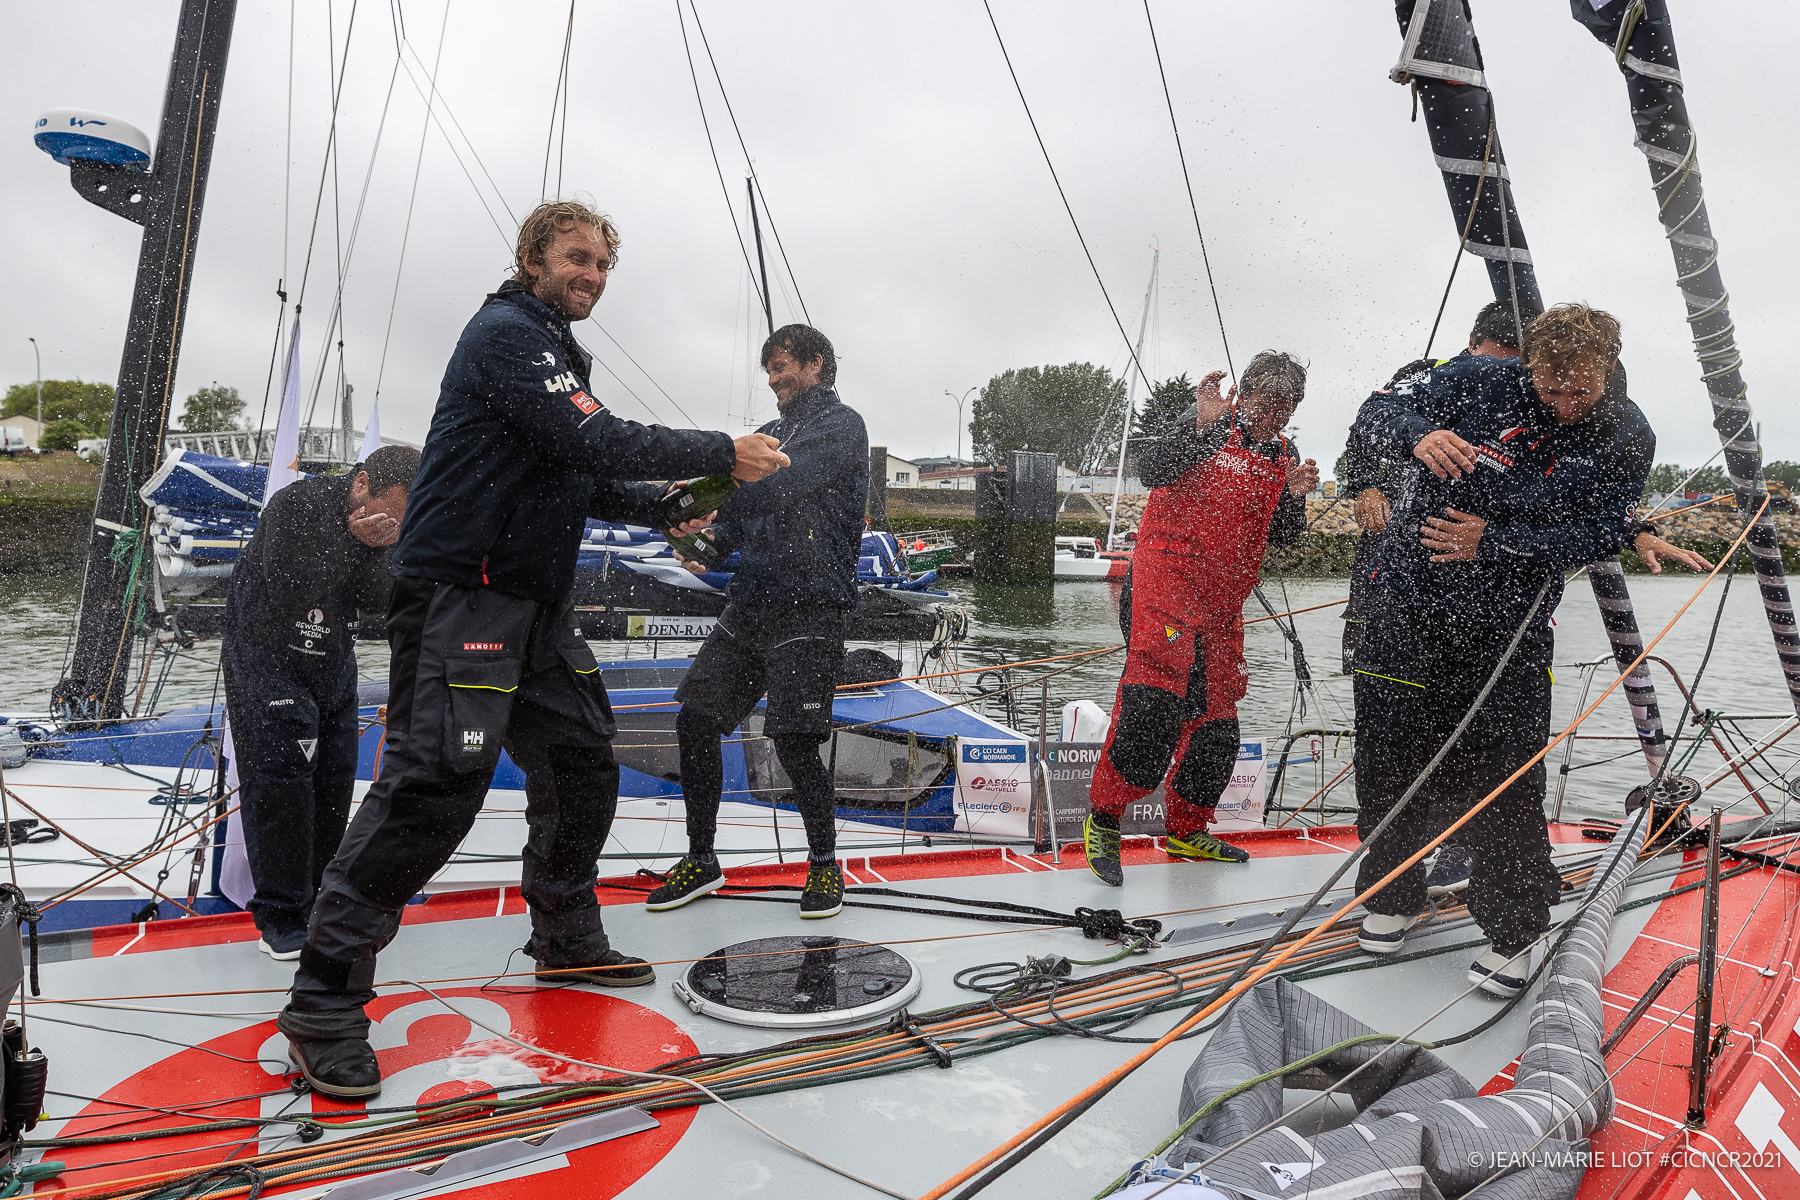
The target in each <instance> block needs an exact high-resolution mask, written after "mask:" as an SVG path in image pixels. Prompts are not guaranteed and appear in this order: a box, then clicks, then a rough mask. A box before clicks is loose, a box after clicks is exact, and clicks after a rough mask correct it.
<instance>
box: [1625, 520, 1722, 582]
mask: <svg viewBox="0 0 1800 1200" xmlns="http://www.w3.org/2000/svg"><path fill="white" fill-rule="evenodd" d="M1631 548H1632V549H1633V550H1636V551H1637V552H1638V557H1639V558H1641V559H1643V560H1644V565H1645V566H1647V567H1649V568H1650V573H1651V574H1652V575H1661V574H1662V562H1661V561H1660V560H1662V559H1664V558H1666V559H1668V560H1669V561H1671V562H1678V563H1680V564H1681V565H1682V566H1684V567H1686V568H1687V569H1688V570H1690V571H1710V570H1712V564H1711V563H1709V562H1707V561H1706V559H1705V558H1703V557H1701V556H1700V555H1699V554H1696V553H1695V552H1694V551H1692V550H1683V549H1682V548H1681V547H1680V546H1677V545H1675V544H1674V543H1673V542H1665V541H1663V540H1662V539H1661V538H1659V537H1657V536H1656V535H1655V534H1654V533H1651V532H1650V531H1649V530H1647V529H1646V530H1645V531H1644V532H1642V533H1640V534H1638V535H1637V537H1636V538H1634V539H1633V540H1632V543H1631Z"/></svg>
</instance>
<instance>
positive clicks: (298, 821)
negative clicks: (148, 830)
mask: <svg viewBox="0 0 1800 1200" xmlns="http://www.w3.org/2000/svg"><path fill="white" fill-rule="evenodd" d="M256 657H257V655H256V654H255V653H254V652H253V653H250V654H244V653H241V652H239V648H238V647H235V646H234V647H233V648H232V652H228V653H227V654H226V655H225V659H226V663H225V707H226V711H227V712H228V713H229V714H230V720H231V747H232V753H233V754H234V755H236V757H237V773H238V803H239V809H238V811H239V814H240V815H241V817H242V820H243V829H244V852H245V856H246V857H247V858H248V859H249V860H250V878H251V880H252V881H253V882H254V883H255V884H256V894H255V895H254V896H253V897H252V898H251V900H250V905H249V907H250V915H251V916H252V917H254V918H255V919H256V927H257V929H258V930H259V931H260V932H261V933H262V934H263V936H264V937H265V938H274V939H276V940H277V941H280V942H286V943H288V944H290V945H291V939H294V938H296V937H298V936H299V935H301V934H303V933H304V932H305V931H306V921H307V917H308V915H309V914H310V913H311V911H312V902H313V896H314V895H315V894H316V893H317V891H318V887H319V877H320V876H321V875H322V874H323V873H324V871H325V864H326V863H328V862H330V861H331V856H332V855H333V854H334V853H336V852H337V848H338V842H339V841H341V840H342V839H343V836H344V824H345V822H346V821H348V820H349V817H350V798H351V796H352V795H353V794H354V791H355V787H356V752H357V727H356V668H355V663H354V662H351V663H349V664H347V666H348V671H347V673H346V677H345V679H344V680H342V681H340V682H339V683H336V684H334V685H333V686H331V687H330V688H328V689H326V692H325V695H324V696H323V697H321V696H319V695H318V694H317V693H316V692H315V691H314V689H313V688H312V687H310V686H308V685H307V684H306V683H304V682H302V681H300V680H297V679H293V678H290V677H289V676H287V675H285V674H283V673H281V672H279V671H272V670H269V669H267V668H266V666H261V667H260V669H259V664H254V663H252V662H250V661H248V660H251V659H255V658H256Z"/></svg>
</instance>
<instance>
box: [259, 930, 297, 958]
mask: <svg viewBox="0 0 1800 1200" xmlns="http://www.w3.org/2000/svg"><path fill="white" fill-rule="evenodd" d="M271 936H273V937H274V938H275V940H274V941H273V942H271V941H270V940H269V938H270V937H271ZM305 945H306V935H305V934H304V933H302V934H300V935H299V936H298V937H296V938H294V939H292V940H291V941H290V940H289V939H287V938H283V937H282V936H280V935H279V934H273V935H271V934H266V933H265V934H264V935H263V936H262V937H260V938H258V939H257V942H256V948H257V949H258V950H261V951H262V952H263V953H264V954H266V955H268V956H269V957H270V958H272V959H274V960H275V961H276V962H293V961H294V960H295V959H296V958H299V957H300V949H301V947H303V946H305Z"/></svg>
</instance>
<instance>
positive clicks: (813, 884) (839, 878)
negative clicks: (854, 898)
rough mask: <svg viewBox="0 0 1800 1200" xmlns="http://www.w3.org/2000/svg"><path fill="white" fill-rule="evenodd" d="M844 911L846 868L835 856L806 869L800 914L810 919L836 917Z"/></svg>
mask: <svg viewBox="0 0 1800 1200" xmlns="http://www.w3.org/2000/svg"><path fill="white" fill-rule="evenodd" d="M843 911H844V869H843V868H842V867H840V866H838V865H837V860H836V859H835V858H834V859H832V860H831V861H830V862H816V863H813V864H812V865H811V866H810V867H808V868H807V871H806V890H805V891H803V892H801V893H800V915H801V917H803V918H806V919H808V920H814V919H817V918H819V917H835V916H837V915H838V914H839V913H841V912H843Z"/></svg>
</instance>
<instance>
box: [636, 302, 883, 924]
mask: <svg viewBox="0 0 1800 1200" xmlns="http://www.w3.org/2000/svg"><path fill="white" fill-rule="evenodd" d="M762 365H763V368H764V369H765V370H767V371H768V373H769V390H770V391H772V392H774V393H775V401H776V403H777V404H778V405H780V407H781V416H780V417H779V418H778V419H776V420H774V421H771V422H769V423H768V424H767V425H764V426H763V427H762V429H761V430H760V432H761V433H764V434H767V435H768V436H770V437H771V438H774V439H775V440H777V441H779V442H780V443H781V446H782V450H783V452H784V453H786V454H787V456H788V458H789V459H790V460H791V465H789V466H788V467H786V468H784V469H783V470H782V471H781V473H780V474H778V475H774V476H771V477H770V478H768V479H765V480H762V481H761V482H755V483H746V484H744V485H743V486H742V487H733V488H731V489H730V491H729V498H728V499H727V500H726V501H725V503H724V505H723V506H722V507H721V508H720V509H719V511H718V520H717V522H716V523H715V524H714V525H712V527H711V528H709V529H707V530H706V531H705V533H704V534H703V535H699V536H701V537H702V538H703V540H707V541H708V543H709V546H710V548H711V549H712V550H713V551H714V552H715V553H716V554H717V555H718V557H719V559H724V558H726V557H729V556H730V555H731V553H732V552H733V551H734V550H741V551H742V552H743V565H742V566H741V567H739V568H738V570H737V571H736V572H735V573H734V574H733V575H732V577H731V587H730V590H729V593H728V594H729V597H730V603H729V604H728V605H727V606H726V609H725V611H724V613H722V614H721V615H720V617H719V624H718V626H717V627H716V628H715V629H714V630H713V632H712V635H711V636H710V637H708V638H707V639H706V644H705V645H703V646H701V647H700V653H699V654H698V655H697V656H696V657H695V658H694V665H693V666H692V667H690V668H688V673H687V677H686V678H685V679H684V680H682V683H681V687H680V689H679V690H678V691H677V692H676V693H675V698H676V699H677V700H679V701H681V715H680V716H679V717H677V718H676V720H675V732H676V736H677V737H678V738H679V740H680V742H681V788H682V794H683V796H684V797H685V800H686V804H687V830H688V852H687V855H686V856H685V857H683V858H682V860H681V861H680V862H678V863H676V864H675V867H674V869H673V870H671V871H670V872H669V876H668V879H667V881H666V882H664V883H663V885H662V886H661V887H659V888H657V889H656V890H655V891H653V892H651V893H650V895H649V898H648V899H647V900H646V902H645V904H646V907H648V908H649V909H651V910H652V911H654V912H661V911H663V910H665V909H670V908H679V907H681V906H682V905H684V904H686V903H688V902H689V901H691V900H695V899H698V898H699V897H701V896H704V895H705V894H706V893H708V892H710V891H714V890H715V889H717V888H718V887H720V886H721V885H722V884H723V883H724V882H725V874H724V871H723V869H722V868H721V867H720V866H719V858H718V852H717V850H716V848H715V846H714V836H715V833H716V831H717V828H718V820H719V802H720V799H721V796H722V793H723V789H724V786H725V784H724V770H725V768H724V759H723V756H722V754H721V752H720V750H719V739H720V738H721V737H724V736H725V735H727V734H729V733H730V732H731V731H732V730H733V729H736V728H737V726H738V725H739V723H740V722H742V721H743V720H744V718H745V717H747V716H749V715H750V713H751V712H752V711H754V710H755V708H756V705H757V702H758V701H760V700H761V699H762V698H763V694H764V693H765V692H766V693H768V697H769V705H768V716H767V718H766V719H765V721H764V724H763V733H764V734H765V735H766V736H767V737H769V738H770V739H771V740H772V741H773V742H774V743H775V755H776V757H777V758H779V759H780V760H781V769H782V770H784V771H786V772H787V775H788V778H789V779H791V780H793V784H794V790H793V800H794V802H795V803H796V804H797V805H798V806H799V809H800V816H801V819H802V820H804V821H805V823H806V846H807V854H808V857H809V859H810V866H809V868H808V871H807V876H806V890H805V892H804V894H803V895H802V896H801V898H800V915H801V916H802V917H829V916H833V915H835V914H836V913H837V912H838V911H839V910H840V909H841V908H842V907H843V902H844V875H843V872H842V871H841V870H839V868H838V864H837V829H836V826H835V818H836V813H837V797H836V794H835V792H834V790H833V787H832V780H831V776H830V774H829V773H828V772H827V771H826V769H825V764H824V763H823V762H821V761H820V760H819V746H820V745H821V744H822V743H823V742H824V741H825V740H826V739H827V738H829V737H830V736H831V701H832V696H833V695H834V694H835V691H836V687H837V681H838V668H839V667H840V666H841V665H842V663H843V661H844V615H845V614H846V613H847V612H849V611H850V610H851V609H853V608H855V607H856V600H857V594H858V593H857V583H856V560H857V556H858V555H859V554H860V553H861V552H862V529H863V511H864V507H865V504H866V501H867V493H868V488H869V437H868V433H867V432H866V431H865V430H864V428H863V419H862V417H861V416H859V415H857V413H856V410H855V409H852V408H850V407H848V406H847V405H845V404H844V402H843V401H841V400H839V399H838V396H837V392H836V391H835V390H833V387H832V385H833V384H834V383H835V382H836V381H837V354H836V352H835V351H834V350H833V349H832V346H831V342H830V340H829V339H827V338H826V336H825V335H824V334H822V333H820V332H819V331H818V330H816V329H813V328H811V327H810V326H807V325H787V326H783V327H782V328H780V329H777V330H776V331H775V332H774V333H773V334H771V335H770V337H769V340H768V341H766V342H764V343H763V349H762ZM876 486H880V485H879V484H877V485H876ZM718 490H719V489H718V488H715V487H714V486H713V485H712V481H711V480H706V479H700V480H695V481H694V482H693V483H691V484H689V485H688V487H687V491H688V494H689V495H690V496H692V497H694V499H693V500H692V502H691V503H689V504H685V505H681V504H680V497H681V495H682V490H681V489H677V490H676V491H675V492H674V493H672V494H671V496H670V500H671V502H672V506H675V505H679V513H677V514H673V515H680V514H682V513H691V512H693V511H694V510H695V509H696V508H698V507H699V506H700V505H702V504H705V503H707V502H708V501H709V500H710V499H711V497H712V495H713V494H715V493H716V492H717V491H718ZM690 520H691V518H690ZM672 544H674V545H675V546H676V552H677V553H678V554H681V555H682V557H683V561H684V563H685V564H686V566H687V568H688V569H689V570H690V571H694V572H696V573H698V572H700V571H702V570H705V569H706V564H704V563H701V562H698V561H695V559H694V557H693V556H692V555H690V554H688V553H686V552H685V551H684V550H683V549H682V548H681V546H680V544H679V543H678V542H673V541H672Z"/></svg>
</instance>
